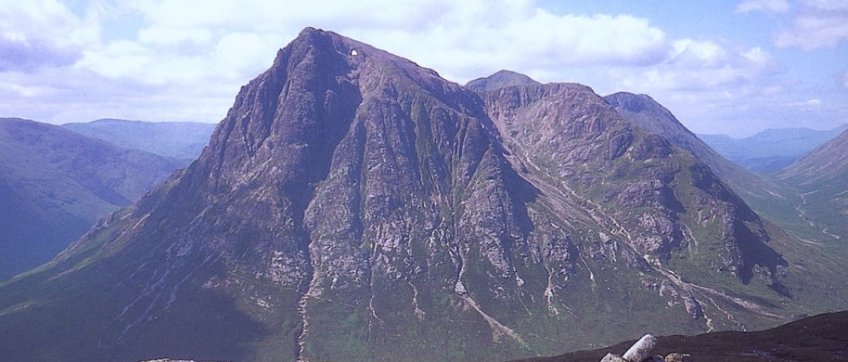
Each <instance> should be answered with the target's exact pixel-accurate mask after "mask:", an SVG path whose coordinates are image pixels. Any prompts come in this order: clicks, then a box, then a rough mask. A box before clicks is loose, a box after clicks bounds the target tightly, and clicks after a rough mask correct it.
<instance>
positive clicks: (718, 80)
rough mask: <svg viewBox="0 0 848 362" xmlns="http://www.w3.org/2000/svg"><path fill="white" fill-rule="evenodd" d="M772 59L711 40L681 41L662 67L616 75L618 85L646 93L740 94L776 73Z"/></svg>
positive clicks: (677, 42) (758, 52) (765, 53)
mask: <svg viewBox="0 0 848 362" xmlns="http://www.w3.org/2000/svg"><path fill="white" fill-rule="evenodd" d="M772 69H773V62H772V60H771V56H770V55H769V54H768V53H767V52H766V51H764V50H763V49H761V48H759V47H754V48H730V49H729V48H728V47H727V46H723V45H722V44H719V43H717V42H715V41H711V40H693V39H680V40H676V41H674V42H673V43H672V48H671V50H670V51H669V53H668V54H667V58H666V60H665V61H664V62H662V63H661V64H657V65H656V66H652V67H649V68H646V69H644V70H641V71H639V70H636V71H634V70H633V69H626V70H621V71H616V73H617V76H616V78H617V79H618V82H617V85H618V86H619V87H620V88H622V89H630V90H635V91H639V92H644V93H665V92H684V91H687V92H692V91H705V90H710V89H717V88H728V89H736V90H739V89H740V88H739V87H738V86H739V85H740V84H743V83H749V82H752V81H754V80H756V79H757V78H759V77H761V76H762V75H763V74H765V73H768V72H770V71H772Z"/></svg>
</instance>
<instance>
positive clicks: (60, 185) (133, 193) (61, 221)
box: [0, 118, 179, 279]
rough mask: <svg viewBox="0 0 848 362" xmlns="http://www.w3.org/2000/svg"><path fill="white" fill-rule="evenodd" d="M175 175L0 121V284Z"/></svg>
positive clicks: (141, 155) (106, 147)
mask: <svg viewBox="0 0 848 362" xmlns="http://www.w3.org/2000/svg"><path fill="white" fill-rule="evenodd" d="M178 167H179V164H178V163H177V162H175V161H173V160H170V159H165V158H163V157H160V156H157V155H154V154H150V153H147V152H142V151H134V150H126V149H123V148H119V147H116V146H114V145H111V144H109V143H106V142H103V141H100V140H96V139H93V138H89V137H85V136H82V135H79V134H77V133H75V132H71V131H69V130H67V129H65V128H62V127H59V126H53V125H48V124H44V123H38V122H34V121H29V120H23V119H12V118H0V205H1V206H2V207H0V279H5V278H7V277H9V276H11V275H14V274H16V273H19V272H23V271H26V270H28V269H30V268H33V267H35V266H37V265H39V264H41V263H44V262H46V261H47V260H49V259H50V258H51V257H53V256H54V255H56V254H57V253H58V252H59V251H61V250H62V249H63V248H65V247H66V246H67V245H68V244H69V243H70V242H71V241H73V240H76V239H78V238H79V237H80V236H81V235H82V234H83V233H84V232H85V231H86V230H88V229H89V228H90V227H91V226H93V224H94V223H95V222H96V221H97V220H98V219H100V218H101V217H103V216H105V215H106V214H108V213H109V212H111V211H114V210H116V209H118V208H119V207H123V206H127V205H129V204H130V203H131V202H132V201H135V200H136V199H138V198H139V197H140V196H141V195H142V194H144V193H145V192H147V191H148V190H150V189H151V188H152V187H153V186H154V184H156V183H158V182H159V181H162V180H164V179H165V178H166V177H167V176H168V175H169V174H170V173H171V172H173V171H174V170H176V169H177V168H178Z"/></svg>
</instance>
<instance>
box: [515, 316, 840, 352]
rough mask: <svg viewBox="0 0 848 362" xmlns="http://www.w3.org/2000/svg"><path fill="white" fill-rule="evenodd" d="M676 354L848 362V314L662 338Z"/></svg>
mask: <svg viewBox="0 0 848 362" xmlns="http://www.w3.org/2000/svg"><path fill="white" fill-rule="evenodd" d="M633 342H634V341H627V342H622V343H619V344H617V345H615V346H610V347H606V348H602V349H598V350H594V351H579V352H572V353H566V354H563V355H560V356H556V357H547V358H533V359H529V360H527V362H531V361H532V362H583V361H599V360H601V358H603V357H604V356H605V355H606V354H607V353H618V354H621V353H624V351H626V350H627V348H629V347H630V346H631V345H632V344H633ZM675 352H676V353H686V354H689V355H691V358H692V360H693V361H734V362H755V361H795V362H800V361H807V362H821V361H848V312H838V313H826V314H821V315H817V316H814V317H807V318H803V319H800V320H797V321H794V322H791V323H787V324H785V325H782V326H779V327H775V328H772V329H768V330H764V331H757V332H715V333H707V334H701V335H697V336H680V335H677V336H665V337H658V341H657V347H656V349H655V353H657V354H660V355H667V354H669V353H675Z"/></svg>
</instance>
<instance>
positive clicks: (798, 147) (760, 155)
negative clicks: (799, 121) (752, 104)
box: [698, 125, 848, 173]
mask: <svg viewBox="0 0 848 362" xmlns="http://www.w3.org/2000/svg"><path fill="white" fill-rule="evenodd" d="M846 129H848V125H842V126H839V127H836V128H834V129H830V130H813V129H809V128H780V129H767V130H764V131H762V132H759V133H757V134H755V135H753V136H749V137H744V138H733V137H730V136H726V135H698V137H699V138H701V139H703V140H704V142H706V143H707V144H709V145H710V147H712V148H713V149H715V150H716V151H718V153H720V154H722V155H723V156H724V157H727V158H728V159H730V160H732V161H733V162H736V163H737V164H739V165H742V166H743V167H745V168H747V169H749V170H751V171H756V172H763V173H777V172H778V171H780V170H782V169H783V168H785V167H787V166H789V164H791V163H792V162H794V161H797V160H798V159H800V158H801V157H803V156H804V155H806V154H807V153H809V152H810V151H812V150H813V149H815V148H816V147H818V146H821V145H822V144H824V143H825V142H827V141H829V140H831V139H833V138H834V137H836V136H838V135H839V134H840V133H842V132H843V131H845V130H846Z"/></svg>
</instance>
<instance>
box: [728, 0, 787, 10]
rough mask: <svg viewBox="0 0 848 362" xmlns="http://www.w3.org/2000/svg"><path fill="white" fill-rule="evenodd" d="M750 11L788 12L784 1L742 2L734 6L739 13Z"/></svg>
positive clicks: (747, 0)
mask: <svg viewBox="0 0 848 362" xmlns="http://www.w3.org/2000/svg"><path fill="white" fill-rule="evenodd" d="M752 11H764V12H774V13H785V12H787V11H789V3H788V2H786V0H743V1H742V2H740V3H739V4H738V5H737V6H736V12H739V13H747V12H752Z"/></svg>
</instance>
